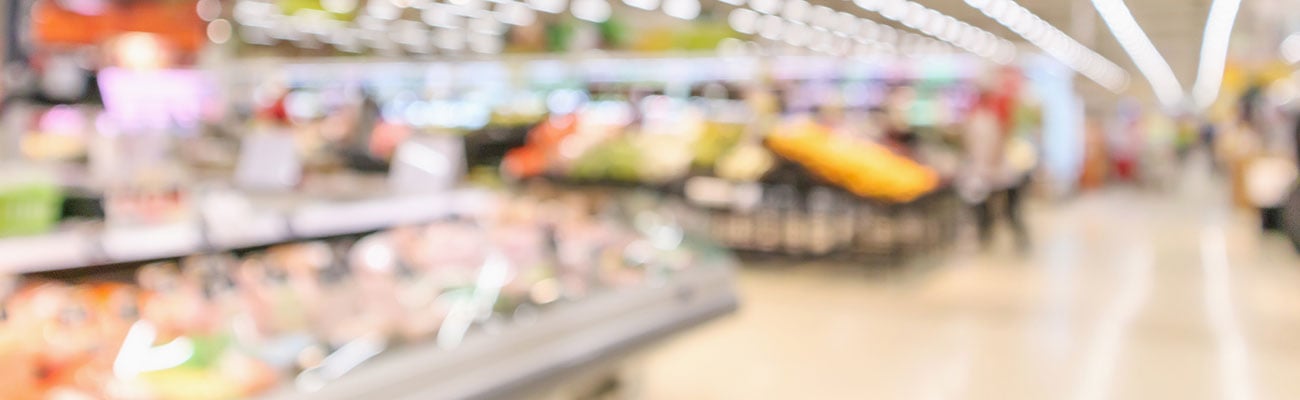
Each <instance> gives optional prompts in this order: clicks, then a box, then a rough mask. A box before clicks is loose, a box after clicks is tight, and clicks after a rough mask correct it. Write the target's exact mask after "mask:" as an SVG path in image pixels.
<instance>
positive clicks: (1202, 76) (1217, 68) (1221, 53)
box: [1192, 0, 1241, 108]
mask: <svg viewBox="0 0 1300 400" xmlns="http://www.w3.org/2000/svg"><path fill="white" fill-rule="evenodd" d="M1240 8H1241V0H1215V1H1214V3H1211V4H1210V16H1209V17H1207V18H1206V20H1205V36H1204V37H1202V38H1201V63H1200V66H1199V67H1198V68H1197V69H1196V83H1195V84H1193V85H1192V100H1193V101H1195V102H1196V106H1197V107H1201V108H1205V107H1209V106H1210V104H1213V103H1214V100H1215V99H1217V98H1218V97H1219V88H1220V87H1221V86H1222V85H1223V65H1224V63H1225V62H1227V58H1228V39H1229V38H1231V37H1232V25H1233V24H1234V23H1235V22H1236V21H1237V10H1239V9H1240Z"/></svg>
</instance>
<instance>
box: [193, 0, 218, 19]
mask: <svg viewBox="0 0 1300 400" xmlns="http://www.w3.org/2000/svg"><path fill="white" fill-rule="evenodd" d="M194 12H195V13H196V14H198V16H199V19H202V20H204V21H212V20H214V19H217V18H218V17H221V2H220V1H218V0H199V1H198V2H195V3H194Z"/></svg>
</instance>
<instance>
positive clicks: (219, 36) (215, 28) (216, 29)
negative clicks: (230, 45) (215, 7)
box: [207, 19, 234, 44]
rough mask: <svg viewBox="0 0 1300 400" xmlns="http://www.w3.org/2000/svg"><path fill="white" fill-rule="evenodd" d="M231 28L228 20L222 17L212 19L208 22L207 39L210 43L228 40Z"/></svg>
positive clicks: (220, 42)
mask: <svg viewBox="0 0 1300 400" xmlns="http://www.w3.org/2000/svg"><path fill="white" fill-rule="evenodd" d="M233 28H234V27H232V26H231V25H230V21H226V20H224V19H217V20H213V21H212V22H209V23H208V29H207V33H208V40H210V41H212V43H216V44H222V43H225V42H227V41H229V40H230V36H231V33H232V31H233Z"/></svg>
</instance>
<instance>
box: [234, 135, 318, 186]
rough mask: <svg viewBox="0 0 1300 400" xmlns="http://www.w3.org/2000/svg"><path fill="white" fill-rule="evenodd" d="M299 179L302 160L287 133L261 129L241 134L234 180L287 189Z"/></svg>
mask: <svg viewBox="0 0 1300 400" xmlns="http://www.w3.org/2000/svg"><path fill="white" fill-rule="evenodd" d="M301 179H302V162H301V160H299V159H298V152H297V150H296V149H295V148H294V143H293V136H291V135H289V134H288V133H263V134H256V135H252V136H249V137H246V138H244V140H243V143H241V145H240V146H239V163H238V165H237V166H236V167H235V182H237V183H238V184H239V186H240V187H243V188H247V189H260V190H289V189H292V188H293V187H294V186H296V185H297V184H298V182H299V181H300V180H301Z"/></svg>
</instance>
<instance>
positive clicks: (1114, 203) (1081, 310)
mask: <svg viewBox="0 0 1300 400" xmlns="http://www.w3.org/2000/svg"><path fill="white" fill-rule="evenodd" d="M1182 180H1183V181H1184V182H1183V183H1182V184H1180V185H1178V186H1179V187H1178V188H1177V189H1171V190H1168V191H1165V192H1155V191H1149V190H1139V189H1134V188H1121V189H1111V190H1106V191H1100V192H1096V193H1092V194H1087V195H1083V196H1081V197H1079V198H1076V199H1072V200H1069V201H1067V202H1063V203H1060V204H1033V205H1032V206H1031V207H1030V209H1029V212H1030V219H1031V227H1032V230H1033V234H1034V235H1035V237H1036V242H1035V243H1034V247H1033V249H1032V250H1031V251H1029V252H1028V253H1025V254H1019V253H1017V252H1015V251H1013V250H1012V249H1011V246H1010V245H1009V243H1006V244H1004V245H1002V246H996V247H995V248H994V249H992V250H989V251H986V252H981V251H977V250H975V249H958V250H957V251H955V252H954V254H952V255H950V256H948V257H946V258H945V260H944V261H941V262H939V263H937V264H938V265H935V266H931V267H908V268H903V269H898V270H895V271H893V272H880V270H879V269H874V270H873V269H870V268H862V267H861V266H850V265H835V264H825V263H807V264H801V265H791V264H786V265H780V264H771V265H753V266H750V267H749V268H745V269H743V270H742V271H741V272H740V273H739V285H740V288H741V291H742V296H743V300H742V301H743V306H742V307H743V309H742V310H741V311H739V312H738V313H737V314H735V315H733V316H730V317H727V318H725V319H722V320H718V321H715V322H713V323H710V324H708V325H705V326H702V327H700V328H698V329H696V330H693V331H690V332H688V333H685V334H683V335H680V336H678V337H676V338H674V339H671V340H669V341H668V342H666V343H664V344H663V345H661V346H659V347H657V348H656V349H655V350H652V351H651V352H649V354H648V355H647V356H646V357H645V360H644V363H643V365H642V368H643V371H642V372H641V374H639V375H641V377H642V379H641V385H642V388H641V390H640V393H641V394H642V395H643V396H641V397H642V398H647V399H655V400H658V399H747V400H748V399H999V400H1001V399H1081V400H1090V399H1297V398H1300V257H1297V256H1296V254H1295V253H1294V252H1293V251H1292V250H1291V248H1290V247H1289V244H1287V243H1286V242H1285V239H1283V238H1281V237H1279V236H1272V235H1261V234H1260V233H1258V230H1257V229H1255V224H1256V222H1255V219H1254V217H1253V216H1251V215H1250V214H1249V213H1242V212H1235V211H1232V210H1230V209H1229V206H1228V205H1227V199H1226V195H1225V194H1224V193H1225V191H1224V190H1223V189H1222V188H1221V187H1220V186H1221V185H1219V184H1218V183H1216V182H1215V181H1214V180H1213V179H1210V178H1209V177H1208V176H1206V175H1205V174H1204V173H1201V174H1190V176H1188V177H1184V178H1183V179H1182ZM1003 233H1006V232H1003ZM1004 236H1005V235H1004ZM1007 242H1009V240H1007Z"/></svg>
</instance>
